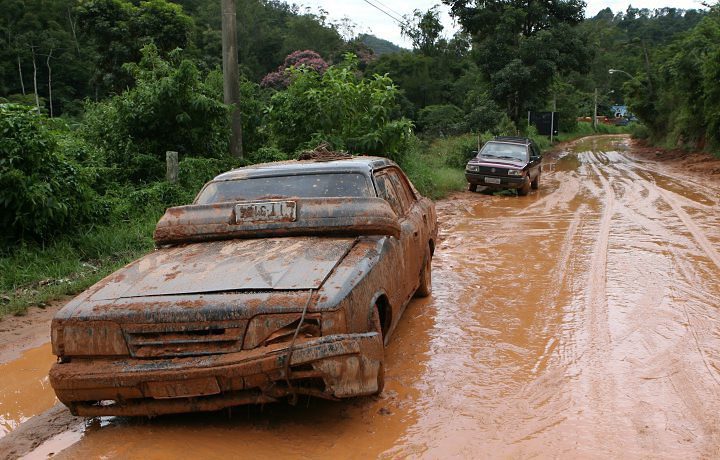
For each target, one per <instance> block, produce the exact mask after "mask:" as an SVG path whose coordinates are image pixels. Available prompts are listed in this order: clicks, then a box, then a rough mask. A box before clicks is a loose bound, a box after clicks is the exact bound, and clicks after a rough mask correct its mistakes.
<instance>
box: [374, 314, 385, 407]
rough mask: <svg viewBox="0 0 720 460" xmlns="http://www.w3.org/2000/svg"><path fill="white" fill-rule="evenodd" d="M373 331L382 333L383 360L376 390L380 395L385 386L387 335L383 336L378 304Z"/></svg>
mask: <svg viewBox="0 0 720 460" xmlns="http://www.w3.org/2000/svg"><path fill="white" fill-rule="evenodd" d="M372 332H377V333H378V334H380V343H381V344H382V347H383V361H380V368H379V369H378V375H377V391H376V392H375V394H376V395H379V394H380V393H382V391H383V388H385V362H384V360H385V356H384V354H385V353H384V349H385V337H384V336H383V331H382V323H381V322H380V307H379V306H378V305H375V308H373V314H372Z"/></svg>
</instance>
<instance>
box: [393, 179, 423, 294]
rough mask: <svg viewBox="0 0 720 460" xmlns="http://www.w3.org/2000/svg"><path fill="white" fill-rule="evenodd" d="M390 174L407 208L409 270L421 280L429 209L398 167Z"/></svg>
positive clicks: (405, 222) (407, 257)
mask: <svg viewBox="0 0 720 460" xmlns="http://www.w3.org/2000/svg"><path fill="white" fill-rule="evenodd" d="M388 175H389V176H390V180H391V181H392V183H393V185H394V186H395V190H396V191H397V194H398V197H399V198H400V201H401V202H402V204H403V206H404V208H405V219H404V225H406V226H407V227H408V229H407V230H408V234H409V235H410V238H409V240H408V247H407V253H406V263H407V267H408V270H409V271H411V272H412V273H416V274H417V278H418V280H419V279H420V272H421V271H422V268H423V265H424V261H425V252H426V251H425V247H426V245H427V242H428V240H429V235H428V230H427V225H426V224H425V222H427V211H425V212H424V213H423V209H422V207H421V206H420V204H419V203H418V200H417V197H416V196H415V194H414V193H413V191H412V189H411V188H410V184H409V183H408V180H407V178H406V177H405V175H404V174H403V173H402V171H400V170H399V169H398V168H390V169H389V170H388ZM412 294H413V292H410V293H409V295H410V296H412Z"/></svg>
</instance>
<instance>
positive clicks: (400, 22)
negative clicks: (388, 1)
mask: <svg viewBox="0 0 720 460" xmlns="http://www.w3.org/2000/svg"><path fill="white" fill-rule="evenodd" d="M363 2H365V3H367V4H368V5H370V6H372V7H373V8H375V9H376V10H378V11H380V12H381V13H383V14H384V15H386V16H388V17H389V18H390V19H392V20H393V21H395V22H397V23H398V24H399V25H401V26H406V25H407V23H406V22H405V21H402V20H400V19H398V18H397V17H396V16H394V15H392V14H391V13H388V12H387V11H386V10H384V9H383V8H382V7H380V6H378V5H376V4H375V3H372V2H371V1H370V0H363Z"/></svg>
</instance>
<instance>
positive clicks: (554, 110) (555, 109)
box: [550, 93, 557, 144]
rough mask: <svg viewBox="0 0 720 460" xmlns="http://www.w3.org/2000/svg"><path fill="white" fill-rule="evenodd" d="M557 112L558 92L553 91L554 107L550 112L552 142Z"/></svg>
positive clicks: (551, 140)
mask: <svg viewBox="0 0 720 460" xmlns="http://www.w3.org/2000/svg"><path fill="white" fill-rule="evenodd" d="M555 112H557V94H555V93H553V109H552V112H551V113H550V143H551V144H552V142H553V137H555Z"/></svg>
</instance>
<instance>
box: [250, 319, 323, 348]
mask: <svg viewBox="0 0 720 460" xmlns="http://www.w3.org/2000/svg"><path fill="white" fill-rule="evenodd" d="M300 316H301V314H300V313H291V314H287V315H260V316H256V317H255V318H253V319H252V320H251V321H250V324H248V328H247V332H246V333H245V340H244V344H243V348H244V349H246V350H249V349H252V348H255V347H258V346H260V345H265V346H267V345H272V344H275V343H282V342H289V341H290V340H292V338H293V336H294V335H295V330H296V329H297V327H298V323H299V322H300ZM320 335H321V327H320V315H319V314H317V313H308V314H306V315H305V320H304V321H303V323H302V326H300V330H299V331H298V338H303V337H306V338H307V337H320Z"/></svg>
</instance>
